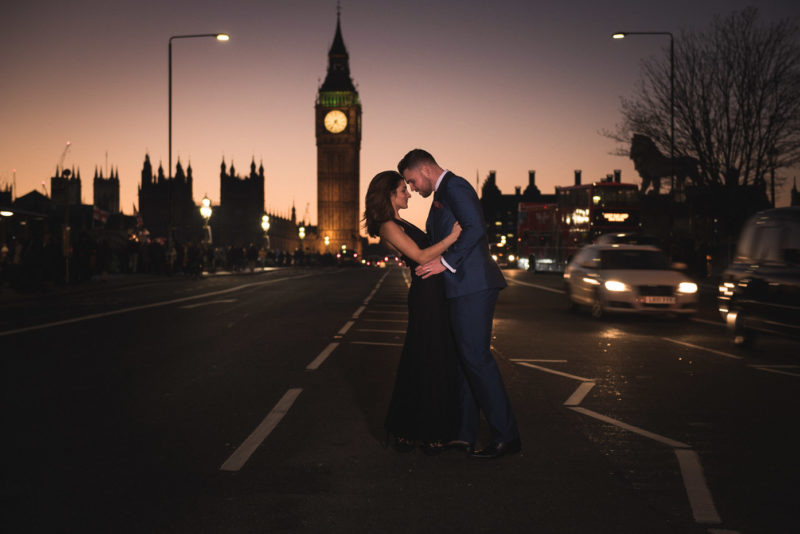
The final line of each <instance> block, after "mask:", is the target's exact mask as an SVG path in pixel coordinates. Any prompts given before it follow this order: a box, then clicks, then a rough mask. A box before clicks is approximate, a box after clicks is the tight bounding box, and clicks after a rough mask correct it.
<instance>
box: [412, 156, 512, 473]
mask: <svg viewBox="0 0 800 534" xmlns="http://www.w3.org/2000/svg"><path fill="white" fill-rule="evenodd" d="M397 170H398V171H399V172H400V174H402V175H403V178H405V180H406V183H407V184H408V185H409V187H410V188H411V190H412V191H416V192H418V193H419V194H420V195H421V196H423V197H425V198H427V197H429V196H430V195H431V193H433V203H432V205H431V210H430V212H429V214H428V220H427V223H426V229H427V232H428V235H429V237H430V238H431V241H432V242H433V243H436V242H438V241H440V240H441V239H443V238H444V237H445V236H447V235H448V234H449V232H450V229H452V227H453V223H454V222H455V221H458V223H459V224H460V225H461V228H462V231H461V235H460V236H459V238H458V240H457V241H456V242H455V243H453V245H451V246H450V248H449V249H447V251H446V252H445V253H444V254H442V255H441V256H439V257H438V258H435V259H433V260H431V261H429V262H428V263H426V264H424V265H420V266H419V267H417V271H416V272H417V274H418V275H419V276H421V277H423V278H427V277H429V276H434V275H437V274H440V273H444V277H445V293H446V295H447V299H448V301H449V303H450V321H451V323H452V327H453V334H454V335H455V339H456V345H457V346H458V352H459V356H460V359H461V366H460V369H461V375H460V377H459V382H460V391H461V421H460V425H459V434H458V438H457V439H456V441H454V442H453V444H454V445H457V446H462V447H464V448H466V449H467V450H471V449H472V448H473V446H474V444H475V439H476V437H477V432H478V418H479V410H482V411H483V414H484V416H485V417H486V420H487V421H488V423H489V428H490V429H491V434H492V442H491V444H489V445H488V446H486V447H485V448H483V449H481V450H476V451H475V452H473V453H472V456H473V457H476V458H499V457H501V456H504V455H506V454H513V453H517V452H519V451H520V450H521V448H522V444H521V442H520V438H519V431H518V430H517V423H516V421H515V419H514V411H513V410H512V408H511V402H510V401H509V399H508V394H507V393H506V388H505V386H504V385H503V379H502V377H501V376H500V370H499V369H498V368H497V362H495V360H494V357H493V356H492V353H491V349H490V343H491V338H492V319H493V317H494V307H495V303H496V302H497V296H498V294H499V293H500V290H501V289H503V288H504V287H506V281H505V279H504V278H503V273H502V272H500V268H499V267H498V266H497V264H496V263H495V262H494V261H493V260H492V258H491V257H490V256H489V242H488V239H487V237H486V223H485V222H484V219H483V210H482V209H481V205H480V201H479V200H478V195H477V194H476V193H475V189H473V188H472V186H471V185H470V184H469V182H467V181H466V180H464V179H463V178H461V177H459V176H456V175H455V174H453V173H452V172H450V171H446V170H444V169H442V168H441V167H440V166H439V165H438V164H437V163H436V160H435V159H433V156H431V155H430V154H429V153H428V152H426V151H424V150H421V149H418V148H417V149H414V150H412V151H411V152H409V153H408V154H406V155H405V156H404V157H403V159H402V160H400V163H398V165H397Z"/></svg>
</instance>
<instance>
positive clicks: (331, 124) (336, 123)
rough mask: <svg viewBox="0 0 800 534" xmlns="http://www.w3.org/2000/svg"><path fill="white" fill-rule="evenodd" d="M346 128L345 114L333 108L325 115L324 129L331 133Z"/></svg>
mask: <svg viewBox="0 0 800 534" xmlns="http://www.w3.org/2000/svg"><path fill="white" fill-rule="evenodd" d="M345 128H347V115H345V114H344V113H342V112H341V111H339V110H338V109H334V110H333V111H329V112H328V114H327V115H325V129H326V130H328V131H329V132H331V133H339V132H343V131H344V129H345Z"/></svg>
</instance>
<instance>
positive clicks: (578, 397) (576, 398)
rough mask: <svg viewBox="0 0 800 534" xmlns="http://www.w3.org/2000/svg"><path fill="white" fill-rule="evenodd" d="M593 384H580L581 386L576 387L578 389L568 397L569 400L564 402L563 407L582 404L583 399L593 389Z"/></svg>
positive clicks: (592, 382)
mask: <svg viewBox="0 0 800 534" xmlns="http://www.w3.org/2000/svg"><path fill="white" fill-rule="evenodd" d="M594 384H595V383H594V381H591V382H581V385H580V386H578V389H576V390H575V391H574V392H573V393H572V395H570V396H569V398H568V399H567V400H565V401H564V406H577V405H579V404H580V403H582V402H583V399H584V398H585V397H586V395H587V394H588V393H589V392H590V391H591V390H592V388H593V387H594Z"/></svg>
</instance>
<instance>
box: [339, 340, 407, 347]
mask: <svg viewBox="0 0 800 534" xmlns="http://www.w3.org/2000/svg"><path fill="white" fill-rule="evenodd" d="M350 343H352V344H353V345H380V346H382V347H402V346H403V344H402V343H378V342H377V341H375V342H373V341H351V342H350Z"/></svg>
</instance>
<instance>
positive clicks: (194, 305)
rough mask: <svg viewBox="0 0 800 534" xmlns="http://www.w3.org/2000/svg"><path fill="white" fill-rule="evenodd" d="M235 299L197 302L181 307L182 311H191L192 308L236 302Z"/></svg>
mask: <svg viewBox="0 0 800 534" xmlns="http://www.w3.org/2000/svg"><path fill="white" fill-rule="evenodd" d="M236 300H237V299H219V300H209V301H208V302H198V303H197V304H188V305H186V306H181V309H182V310H191V309H193V308H199V307H200V306H208V305H209V304H223V303H226V302H236Z"/></svg>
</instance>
